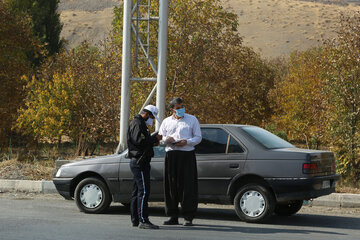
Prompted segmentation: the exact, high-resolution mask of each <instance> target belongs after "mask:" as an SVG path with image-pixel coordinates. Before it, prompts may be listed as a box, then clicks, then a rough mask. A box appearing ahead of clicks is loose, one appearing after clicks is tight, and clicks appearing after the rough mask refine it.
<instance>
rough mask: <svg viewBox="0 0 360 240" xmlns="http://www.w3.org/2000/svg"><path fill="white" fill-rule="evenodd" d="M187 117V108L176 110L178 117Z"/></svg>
mask: <svg viewBox="0 0 360 240" xmlns="http://www.w3.org/2000/svg"><path fill="white" fill-rule="evenodd" d="M184 115H185V107H183V108H180V109H177V110H176V116H178V117H183V116H184Z"/></svg>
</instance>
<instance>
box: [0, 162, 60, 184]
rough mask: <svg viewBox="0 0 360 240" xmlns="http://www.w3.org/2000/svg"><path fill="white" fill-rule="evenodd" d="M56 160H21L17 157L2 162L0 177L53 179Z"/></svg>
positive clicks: (0, 163)
mask: <svg viewBox="0 0 360 240" xmlns="http://www.w3.org/2000/svg"><path fill="white" fill-rule="evenodd" d="M54 168H55V161H53V160H43V161H33V162H19V161H18V160H16V159H10V160H4V161H2V162H0V179H21V180H51V179H52V171H53V169H54Z"/></svg>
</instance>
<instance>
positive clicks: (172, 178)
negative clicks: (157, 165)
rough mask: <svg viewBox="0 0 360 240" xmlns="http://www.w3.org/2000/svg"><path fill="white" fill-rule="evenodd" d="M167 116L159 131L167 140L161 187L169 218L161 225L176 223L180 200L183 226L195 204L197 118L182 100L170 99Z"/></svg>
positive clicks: (198, 140)
mask: <svg viewBox="0 0 360 240" xmlns="http://www.w3.org/2000/svg"><path fill="white" fill-rule="evenodd" d="M170 111H171V112H172V113H173V114H172V115H171V116H170V117H167V118H166V119H164V121H163V122H162V124H161V126H160V130H159V135H161V136H162V137H163V138H162V140H163V142H162V143H164V144H166V148H165V151H166V156H165V168H164V191H165V212H166V215H167V216H170V219H169V220H167V221H165V222H164V225H177V224H179V221H178V215H179V209H178V204H179V202H180V203H181V209H182V215H183V217H184V220H185V222H184V226H192V225H193V224H192V220H193V219H194V216H195V213H196V210H197V205H198V182H197V167H196V157H195V148H194V146H195V145H197V144H199V143H200V142H201V139H202V138H201V130H200V124H199V121H198V120H197V118H196V117H195V116H192V115H190V114H186V113H185V107H184V102H183V100H182V99H181V98H174V99H173V100H172V101H171V102H170Z"/></svg>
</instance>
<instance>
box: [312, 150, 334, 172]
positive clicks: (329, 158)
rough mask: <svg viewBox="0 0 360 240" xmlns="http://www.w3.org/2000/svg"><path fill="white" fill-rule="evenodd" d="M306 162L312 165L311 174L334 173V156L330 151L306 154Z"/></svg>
mask: <svg viewBox="0 0 360 240" xmlns="http://www.w3.org/2000/svg"><path fill="white" fill-rule="evenodd" d="M308 162H309V163H310V164H311V165H310V166H312V167H313V168H314V169H313V172H312V175H313V176H326V175H332V174H335V158H334V154H333V153H332V152H313V153H309V155H308Z"/></svg>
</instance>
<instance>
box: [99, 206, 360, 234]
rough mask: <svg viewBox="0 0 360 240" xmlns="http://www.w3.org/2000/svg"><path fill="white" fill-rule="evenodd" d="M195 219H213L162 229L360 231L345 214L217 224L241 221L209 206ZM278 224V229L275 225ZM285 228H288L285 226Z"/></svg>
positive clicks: (359, 221) (153, 210)
mask: <svg viewBox="0 0 360 240" xmlns="http://www.w3.org/2000/svg"><path fill="white" fill-rule="evenodd" d="M149 210H150V216H163V217H164V220H165V219H166V217H165V214H164V208H163V207H150V208H149ZM105 214H121V215H123V214H124V215H127V214H129V209H128V208H126V207H123V206H111V207H110V208H109V210H108V211H107V212H106V213H105ZM196 218H197V219H205V220H215V221H214V224H213V225H204V224H196V226H194V227H190V228H184V227H182V226H162V229H168V230H177V229H182V230H184V229H187V230H206V231H226V232H229V231H234V232H244V233H264V234H270V233H277V232H282V233H284V232H288V233H322V234H337V235H344V234H342V233H337V232H336V230H335V229H351V230H360V218H356V217H347V216H328V215H316V214H296V215H294V216H290V217H279V216H276V215H274V216H272V217H270V218H269V219H268V220H267V221H266V222H265V223H262V224H247V226H246V227H243V226H241V227H240V226H239V227H238V226H222V225H217V221H234V222H240V220H239V218H238V217H237V215H236V213H235V212H234V210H231V209H213V208H211V209H209V208H200V209H199V210H198V212H197V215H196ZM277 226H279V227H280V226H281V228H277ZM284 227H290V229H286V228H285V229H284ZM296 227H317V228H319V227H320V228H333V229H334V231H331V232H329V231H316V230H308V229H307V230H305V229H296Z"/></svg>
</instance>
